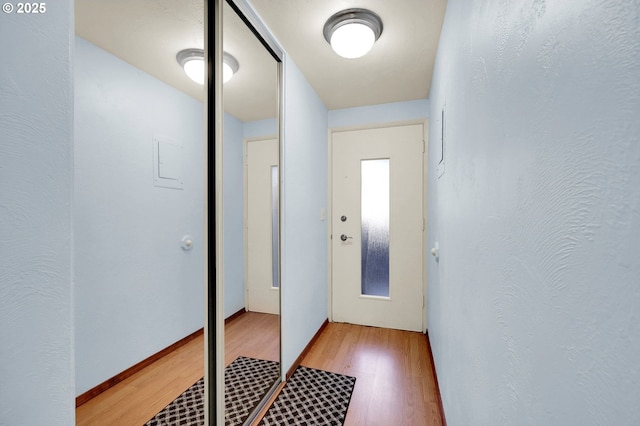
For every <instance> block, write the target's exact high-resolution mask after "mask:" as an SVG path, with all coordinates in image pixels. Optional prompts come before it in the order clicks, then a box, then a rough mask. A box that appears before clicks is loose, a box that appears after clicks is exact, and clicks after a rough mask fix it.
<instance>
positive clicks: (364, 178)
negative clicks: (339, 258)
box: [360, 158, 389, 297]
mask: <svg viewBox="0 0 640 426" xmlns="http://www.w3.org/2000/svg"><path fill="white" fill-rule="evenodd" d="M361 197H362V200H361V205H360V210H361V216H362V217H361V220H362V222H361V223H362V229H361V235H362V285H361V294H363V295H366V296H384V297H389V159H388V158H385V159H376V160H361Z"/></svg>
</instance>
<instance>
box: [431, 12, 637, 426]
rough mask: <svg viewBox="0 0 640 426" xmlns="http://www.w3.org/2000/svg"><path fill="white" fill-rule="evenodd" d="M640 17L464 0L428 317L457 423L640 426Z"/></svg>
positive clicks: (445, 60) (449, 92)
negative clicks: (437, 250)
mask: <svg viewBox="0 0 640 426" xmlns="http://www.w3.org/2000/svg"><path fill="white" fill-rule="evenodd" d="M639 17H640V6H639V4H638V2H637V1H630V0H621V1H616V2H611V1H606V0H596V1H590V2H545V1H535V2H532V1H525V0H514V1H512V2H508V4H507V3H505V2H480V1H475V2H468V1H458V0H450V1H449V3H448V6H447V13H446V18H445V22H444V27H443V32H442V37H441V40H440V45H439V48H438V56H437V61H436V67H435V73H434V78H433V84H432V90H431V96H430V100H431V102H430V103H431V108H430V109H431V116H432V117H434V118H436V119H435V120H432V123H431V137H430V149H429V158H430V159H431V160H430V175H429V217H430V222H431V223H430V227H429V234H430V235H429V240H430V245H432V244H433V243H434V242H435V241H439V243H440V262H439V264H438V263H436V262H435V261H434V260H432V258H431V256H429V258H430V260H429V271H430V273H429V283H430V293H429V304H428V312H429V335H430V337H431V343H432V347H433V353H434V358H435V364H436V368H437V372H438V380H439V383H440V390H441V392H442V399H443V403H444V408H445V412H446V416H447V421H448V424H449V425H450V426H466V425H477V426H482V425H636V424H640V405H638V401H637V400H638V395H639V394H640V369H639V368H638V354H639V353H640V340H639V339H638V336H640V321H638V316H639V314H640V286H639V285H638V277H640V257H638V253H639V252H640V243H639V241H640V190H639V188H640V136H639V135H640V120H639V119H638V117H640V79H639V75H640V74H639V70H640V44H639V42H638V41H639V40H640V25H639V24H638V22H639V19H640V18H639ZM445 104H446V119H445V124H446V125H445V128H446V139H445V143H446V145H445V169H444V170H445V171H444V174H443V175H442V177H440V178H439V179H438V177H437V173H436V171H437V164H436V163H437V160H438V159H439V157H440V148H439V140H440V137H439V133H440V120H439V114H440V110H441V108H442V106H443V105H445Z"/></svg>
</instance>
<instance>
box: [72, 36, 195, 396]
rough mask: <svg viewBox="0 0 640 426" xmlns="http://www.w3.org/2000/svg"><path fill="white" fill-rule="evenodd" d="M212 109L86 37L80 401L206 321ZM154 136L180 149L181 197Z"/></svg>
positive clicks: (81, 65)
mask: <svg viewBox="0 0 640 426" xmlns="http://www.w3.org/2000/svg"><path fill="white" fill-rule="evenodd" d="M202 108H203V107H202V103H200V102H198V101H196V100H194V99H193V98H191V97H189V96H187V95H185V94H183V93H182V92H179V91H177V90H176V89H174V88H172V87H169V86H167V85H166V84H164V83H162V82H160V81H159V80H156V79H154V78H152V77H151V76H149V75H148V74H145V73H144V72H142V71H140V70H138V69H136V68H134V67H132V66H130V65H129V64H127V63H125V62H123V61H121V60H119V59H117V58H116V57H114V56H112V55H111V54H109V53H107V52H105V51H103V50H101V49H99V48H97V47H96V46H94V45H92V44H91V43H89V42H87V41H85V40H83V39H81V38H76V51H75V132H76V143H75V152H74V154H75V190H74V212H73V213H74V244H75V247H74V263H75V264H74V270H75V271H74V272H75V288H76V386H77V389H76V392H77V393H78V394H81V393H83V392H84V391H86V390H88V389H90V388H91V387H93V386H96V385H97V384H99V383H101V382H102V381H104V380H106V379H108V378H110V377H112V376H114V375H115V374H117V373H120V372H121V371H123V370H125V369H126V368H128V367H130V366H132V365H133V364H135V363H137V362H139V361H141V360H143V359H144V358H146V357H148V356H150V355H152V354H154V353H156V352H158V351H159V350H161V349H163V348H165V347H167V346H169V345H171V344H172V343H174V342H176V341H177V340H179V339H181V338H183V337H185V336H186V335H188V334H190V333H192V332H194V331H196V330H198V329H199V328H201V327H203V325H204V319H203V318H204V316H203V303H202V298H203V294H204V277H203V271H204V263H203V262H204V255H203V235H202V233H203V223H204V219H203V200H204V195H203V194H204V192H203V191H204V190H203V167H202V152H203V145H202V144H203V131H204V123H203V116H204V115H203V110H202ZM154 135H155V136H163V137H166V138H169V139H170V140H172V141H174V142H177V143H180V144H182V147H183V148H182V159H183V162H182V165H183V181H184V187H183V189H182V190H177V189H167V188H161V187H156V186H154V185H153V182H154V180H153V176H154V173H153V148H152V138H153V136H154ZM187 234H189V235H191V236H192V239H193V242H194V245H193V249H192V250H191V251H189V252H185V251H183V250H182V248H181V239H182V237H183V236H184V235H187Z"/></svg>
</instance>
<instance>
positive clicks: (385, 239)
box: [332, 124, 424, 331]
mask: <svg viewBox="0 0 640 426" xmlns="http://www.w3.org/2000/svg"><path fill="white" fill-rule="evenodd" d="M423 146H424V145H423V125H421V124H418V125H406V126H398V127H388V128H380V129H367V130H355V131H344V132H334V133H333V136H332V215H333V216H332V262H333V263H332V315H333V320H334V321H337V322H348V323H353V324H362V325H370V326H376V327H385V328H395V329H401V330H412V331H421V330H422V312H423V278H422V270H423V268H422V265H423V261H424V256H423V232H424V231H423V226H424V225H423V223H424V222H423V211H422V210H423V207H422V206H423V172H422V169H423V155H424V154H423V149H424V148H423Z"/></svg>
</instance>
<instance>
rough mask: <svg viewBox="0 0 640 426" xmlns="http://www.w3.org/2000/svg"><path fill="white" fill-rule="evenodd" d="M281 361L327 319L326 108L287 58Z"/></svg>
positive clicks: (286, 361) (298, 349)
mask: <svg viewBox="0 0 640 426" xmlns="http://www.w3.org/2000/svg"><path fill="white" fill-rule="evenodd" d="M283 139H284V140H283V147H282V149H283V158H284V160H283V164H282V174H283V179H284V185H283V188H282V203H283V210H282V212H281V214H282V218H281V220H282V230H283V237H282V241H281V245H282V294H281V301H282V302H281V303H282V306H281V313H282V366H283V368H284V371H285V372H286V371H287V370H288V369H289V367H291V365H292V364H293V362H294V361H295V359H296V358H297V357H298V355H300V353H301V352H302V350H303V349H304V347H305V346H306V345H307V343H309V341H310V340H311V338H312V337H313V335H314V334H315V332H316V331H317V330H318V328H320V326H321V325H322V323H323V321H324V320H325V319H327V222H326V221H321V220H320V210H321V209H322V208H325V209H326V206H327V110H326V108H325V107H324V105H323V104H322V101H321V100H320V98H319V97H318V95H317V94H316V93H315V92H314V91H313V89H312V88H311V86H310V85H309V83H308V82H307V80H306V79H305V78H304V76H303V75H302V73H301V72H300V70H299V69H298V67H297V66H296V65H295V63H294V62H293V61H292V60H291V59H290V58H289V57H287V58H286V60H285V63H284V129H283Z"/></svg>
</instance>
